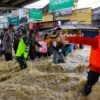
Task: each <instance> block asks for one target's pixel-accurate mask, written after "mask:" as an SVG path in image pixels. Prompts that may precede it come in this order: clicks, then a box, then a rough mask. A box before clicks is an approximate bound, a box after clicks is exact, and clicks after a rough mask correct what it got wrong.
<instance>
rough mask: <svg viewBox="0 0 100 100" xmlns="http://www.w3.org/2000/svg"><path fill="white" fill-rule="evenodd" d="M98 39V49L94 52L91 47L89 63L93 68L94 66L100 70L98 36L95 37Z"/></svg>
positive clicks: (99, 38)
mask: <svg viewBox="0 0 100 100" xmlns="http://www.w3.org/2000/svg"><path fill="white" fill-rule="evenodd" d="M96 38H98V48H97V49H96V50H94V49H93V48H92V47H91V53H90V63H91V64H92V65H93V66H96V67H97V68H100V35H99V36H97V37H96Z"/></svg>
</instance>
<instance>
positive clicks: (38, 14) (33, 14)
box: [30, 10, 43, 20]
mask: <svg viewBox="0 0 100 100" xmlns="http://www.w3.org/2000/svg"><path fill="white" fill-rule="evenodd" d="M42 17H43V13H42V11H41V10H30V18H32V19H34V20H42Z"/></svg>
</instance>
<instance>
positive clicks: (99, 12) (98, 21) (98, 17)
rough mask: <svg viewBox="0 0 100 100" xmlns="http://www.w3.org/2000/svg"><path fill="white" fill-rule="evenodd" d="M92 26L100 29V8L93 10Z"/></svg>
mask: <svg viewBox="0 0 100 100" xmlns="http://www.w3.org/2000/svg"><path fill="white" fill-rule="evenodd" d="M92 24H93V25H96V26H97V27H99V28H100V7H98V8H95V9H93V10H92Z"/></svg>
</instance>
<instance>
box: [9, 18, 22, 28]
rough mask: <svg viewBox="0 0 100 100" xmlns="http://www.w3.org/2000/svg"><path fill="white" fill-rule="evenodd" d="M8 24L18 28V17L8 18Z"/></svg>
mask: <svg viewBox="0 0 100 100" xmlns="http://www.w3.org/2000/svg"><path fill="white" fill-rule="evenodd" d="M9 23H10V24H13V25H15V26H19V24H20V20H19V17H18V16H17V17H10V18H9Z"/></svg>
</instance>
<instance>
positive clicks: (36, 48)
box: [0, 24, 83, 69]
mask: <svg viewBox="0 0 100 100" xmlns="http://www.w3.org/2000/svg"><path fill="white" fill-rule="evenodd" d="M54 33H55V34H53V32H52V31H48V32H46V33H45V34H40V33H39V32H38V31H34V30H26V29H20V28H18V29H17V30H16V31H15V29H14V25H12V24H10V25H9V29H8V30H5V31H4V32H3V33H1V34H0V40H1V43H0V44H1V45H0V55H1V56H2V55H4V57H5V60H6V61H10V60H12V59H13V54H12V50H14V52H15V56H16V59H17V61H18V62H19V64H20V67H21V69H25V68H26V67H27V64H26V61H27V60H28V59H30V60H35V59H37V58H41V57H42V56H44V57H46V56H51V55H53V63H55V64H58V63H64V62H65V61H64V57H65V56H67V55H68V54H69V53H70V52H71V51H72V50H73V49H77V48H81V49H82V48H83V45H77V44H68V43H67V44H66V43H64V42H63V41H62V39H61V35H63V30H62V29H61V28H57V29H56V30H55V32H54ZM77 35H81V36H83V35H82V34H81V32H80V33H79V31H78V30H73V34H69V35H68V34H66V36H77ZM25 66H26V67H25Z"/></svg>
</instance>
